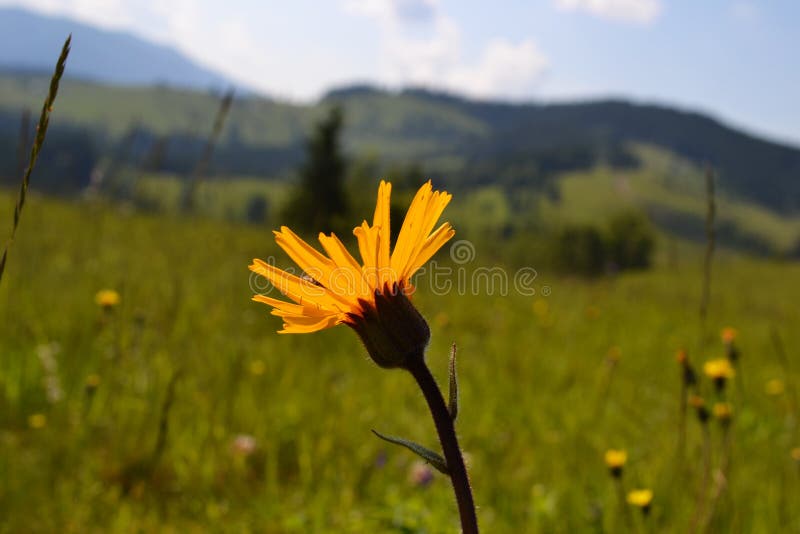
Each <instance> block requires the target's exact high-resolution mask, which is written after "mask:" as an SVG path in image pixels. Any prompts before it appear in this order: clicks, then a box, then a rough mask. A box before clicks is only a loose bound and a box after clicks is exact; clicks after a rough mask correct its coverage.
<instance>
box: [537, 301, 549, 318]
mask: <svg viewBox="0 0 800 534" xmlns="http://www.w3.org/2000/svg"><path fill="white" fill-rule="evenodd" d="M533 313H535V314H536V316H537V317H539V318H540V319H544V318H546V317H547V314H548V313H550V303H549V302H547V299H543V298H538V299H536V300H534V301H533Z"/></svg>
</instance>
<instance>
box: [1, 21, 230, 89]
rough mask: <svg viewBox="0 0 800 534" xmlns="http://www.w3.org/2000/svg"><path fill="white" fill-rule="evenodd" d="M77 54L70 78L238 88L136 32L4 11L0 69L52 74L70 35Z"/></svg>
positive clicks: (72, 54)
mask: <svg viewBox="0 0 800 534" xmlns="http://www.w3.org/2000/svg"><path fill="white" fill-rule="evenodd" d="M70 33H71V34H72V52H71V53H70V57H69V69H68V70H67V74H68V75H69V76H72V77H78V78H84V79H87V80H95V81H99V82H104V83H110V84H118V85H155V84H163V85H170V86H176V87H189V88H195V89H209V88H222V87H227V86H230V85H232V83H231V81H230V80H228V79H226V78H225V77H224V76H222V75H221V74H218V73H216V72H213V71H212V70H210V69H207V68H205V67H202V66H200V65H198V64H197V63H195V62H194V61H192V60H191V59H189V58H187V57H186V56H184V55H182V54H181V53H179V52H177V51H176V50H174V49H173V48H170V47H167V46H162V45H158V44H154V43H151V42H149V41H146V40H144V39H141V38H139V37H136V36H135V35H132V34H130V33H125V32H121V31H109V30H102V29H99V28H96V27H93V26H90V25H87V24H83V23H81V22H78V21H75V20H71V19H68V18H61V17H52V16H47V15H42V14H39V13H34V12H31V11H26V10H24V9H18V8H10V7H2V8H0V69H2V70H6V71H8V70H12V71H21V72H50V71H51V70H52V68H53V62H54V58H55V57H56V56H57V55H58V51H59V50H60V49H61V45H62V44H63V43H64V39H65V38H66V37H67V35H68V34H70Z"/></svg>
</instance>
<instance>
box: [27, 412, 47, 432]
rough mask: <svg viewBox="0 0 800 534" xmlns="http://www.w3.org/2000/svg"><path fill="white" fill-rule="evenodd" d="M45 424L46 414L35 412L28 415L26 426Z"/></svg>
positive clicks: (40, 426) (41, 425)
mask: <svg viewBox="0 0 800 534" xmlns="http://www.w3.org/2000/svg"><path fill="white" fill-rule="evenodd" d="M46 425H47V416H46V415H44V414H43V413H35V414H32V415H29V416H28V426H29V427H31V428H34V429H40V428H44V427H45V426H46Z"/></svg>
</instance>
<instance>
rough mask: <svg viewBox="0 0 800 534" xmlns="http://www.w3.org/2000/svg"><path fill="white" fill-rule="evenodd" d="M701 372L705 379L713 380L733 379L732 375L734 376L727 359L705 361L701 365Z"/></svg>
mask: <svg viewBox="0 0 800 534" xmlns="http://www.w3.org/2000/svg"><path fill="white" fill-rule="evenodd" d="M703 372H704V373H705V374H706V376H707V377H709V378H711V379H714V380H715V379H718V378H725V379H727V378H733V375H734V374H736V372H735V371H734V370H733V366H732V365H731V362H730V361H728V359H727V358H719V359H717V360H709V361H707V362H706V363H705V364H704V365H703Z"/></svg>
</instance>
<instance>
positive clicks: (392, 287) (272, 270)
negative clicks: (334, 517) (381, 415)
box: [250, 181, 455, 367]
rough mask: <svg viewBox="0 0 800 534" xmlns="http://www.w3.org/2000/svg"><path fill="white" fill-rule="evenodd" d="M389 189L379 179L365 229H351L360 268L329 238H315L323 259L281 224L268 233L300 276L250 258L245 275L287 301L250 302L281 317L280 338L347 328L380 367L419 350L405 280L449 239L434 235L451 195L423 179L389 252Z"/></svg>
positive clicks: (421, 327) (421, 328) (420, 336)
mask: <svg viewBox="0 0 800 534" xmlns="http://www.w3.org/2000/svg"><path fill="white" fill-rule="evenodd" d="M391 190H392V186H391V184H390V183H388V182H383V181H382V182H381V184H380V187H379V189H378V201H377V204H376V207H375V215H374V217H373V220H372V224H371V225H370V224H369V223H368V222H367V221H364V222H363V223H362V224H361V225H360V226H358V227H356V228H355V229H354V230H353V234H354V235H355V236H356V238H357V240H358V249H359V252H360V255H361V263H359V262H358V261H357V260H356V259H355V258H354V257H353V256H352V255H350V253H349V252H348V251H347V249H346V248H345V246H344V245H343V244H342V242H341V241H340V240H339V238H337V237H336V235H334V234H330V235H325V234H322V233H320V234H319V241H320V244H321V245H322V248H323V249H324V251H325V253H324V254H323V253H321V252H319V251H318V250H316V249H315V248H313V247H312V246H311V245H309V244H308V243H306V242H305V241H303V240H302V239H301V238H300V237H298V236H297V235H296V234H294V233H293V232H292V231H291V230H290V229H289V228H287V227H285V226H284V227H281V230H280V231H279V232H275V241H276V242H277V243H278V245H279V246H280V247H281V248H282V249H283V250H284V251H285V252H286V253H287V254H288V255H289V257H290V258H291V259H292V260H293V261H294V262H295V263H296V264H297V265H298V266H299V267H300V268H301V269H302V270H303V276H295V275H294V274H291V273H289V272H287V271H284V270H281V269H278V268H276V267H274V266H272V265H270V264H268V263H266V262H264V261H262V260H259V259H255V260H253V264H252V265H250V270H252V271H253V272H255V273H257V274H259V275H262V276H264V277H266V278H267V279H268V280H269V281H270V282H271V283H272V284H273V285H274V286H275V287H276V288H277V289H278V290H279V291H280V292H281V293H282V294H283V295H285V296H286V297H288V298H289V299H290V300H292V301H293V302H286V301H284V300H279V299H275V298H272V297H268V296H266V295H256V296H254V297H253V300H255V301H257V302H262V303H264V304H268V305H270V306H272V308H273V309H272V314H273V315H277V316H278V317H281V318H282V319H283V329H282V330H280V333H291V334H302V333H309V332H316V331H318V330H323V329H326V328H331V327H333V326H336V325H338V324H346V325H348V326H350V327H352V328H353V329H354V330H355V331H356V333H358V335H359V337H361V339H362V341H363V342H364V344H365V346H366V347H367V350H368V351H369V353H370V356H371V357H372V359H373V360H374V361H375V362H376V363H378V364H379V365H381V366H382V367H401V366H403V365H404V362H405V361H406V360H405V359H406V358H407V357H409V355H410V354H412V353H420V352H421V351H422V349H424V347H425V346H426V345H427V343H428V340H429V338H430V331H429V329H428V325H427V323H426V322H425V320H424V319H423V318H422V316H421V315H420V314H419V312H417V310H416V309H415V308H414V307H413V306H412V305H411V301H410V300H409V295H410V294H411V293H412V292H413V286H412V284H411V276H412V275H413V274H414V273H415V272H416V271H417V270H418V269H419V268H420V267H422V266H423V265H424V264H425V263H426V262H427V261H428V260H430V259H431V257H433V255H434V254H435V253H436V252H437V251H438V250H439V249H440V248H441V247H442V246H443V245H444V244H445V243H447V241H449V240H450V239H451V238H452V237H453V235H455V231H454V230H453V228H452V226H451V225H450V224H449V223H444V224H442V225H441V226H439V227H438V228H437V229H436V230H433V228H434V225H435V224H436V221H437V220H438V219H439V217H440V216H441V214H442V212H443V211H444V208H445V207H446V206H447V204H448V203H449V202H450V199H451V195H450V194H448V193H446V192H442V191H434V190H433V187H432V186H431V183H430V181H429V182H427V183H426V184H425V185H423V186H422V187H421V188H420V189H419V191H418V192H417V194H416V196H415V197H414V200H413V201H412V202H411V206H410V207H409V209H408V213H407V214H406V218H405V220H404V221H403V224H402V226H401V228H400V233H399V235H398V237H397V242H396V243H395V247H394V250H393V251H392V250H391V242H390V240H391V227H390V221H389V206H390V199H391Z"/></svg>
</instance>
